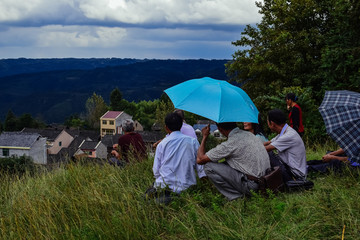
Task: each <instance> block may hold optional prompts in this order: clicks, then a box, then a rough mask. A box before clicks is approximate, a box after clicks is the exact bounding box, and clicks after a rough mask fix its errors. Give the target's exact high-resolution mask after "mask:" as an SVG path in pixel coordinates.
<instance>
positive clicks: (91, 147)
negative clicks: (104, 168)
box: [74, 140, 108, 159]
mask: <svg viewBox="0 0 360 240" xmlns="http://www.w3.org/2000/svg"><path fill="white" fill-rule="evenodd" d="M107 154H108V152H107V148H106V146H105V145H104V144H103V143H102V142H101V141H92V140H83V141H82V143H81V144H80V146H79V148H78V150H77V151H76V152H75V154H74V155H75V157H76V156H80V157H89V158H102V159H106V158H107Z"/></svg>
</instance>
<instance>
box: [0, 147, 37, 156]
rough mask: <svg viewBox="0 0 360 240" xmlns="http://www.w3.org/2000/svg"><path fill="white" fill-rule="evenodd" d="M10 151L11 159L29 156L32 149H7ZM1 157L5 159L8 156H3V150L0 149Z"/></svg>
mask: <svg viewBox="0 0 360 240" xmlns="http://www.w3.org/2000/svg"><path fill="white" fill-rule="evenodd" d="M7 149H9V157H11V156H18V157H21V156H23V155H25V156H29V154H30V153H29V152H30V149H14V148H7ZM0 157H2V158H5V157H8V156H3V148H0Z"/></svg>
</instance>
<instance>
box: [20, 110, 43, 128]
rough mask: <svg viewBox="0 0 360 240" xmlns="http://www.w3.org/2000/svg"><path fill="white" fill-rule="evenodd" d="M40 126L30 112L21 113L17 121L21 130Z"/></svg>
mask: <svg viewBox="0 0 360 240" xmlns="http://www.w3.org/2000/svg"><path fill="white" fill-rule="evenodd" d="M26 127H27V128H38V127H39V123H38V122H37V121H36V120H35V119H34V118H33V117H32V116H31V114H30V113H24V114H23V115H21V116H20V117H19V119H18V121H17V129H19V130H21V129H23V128H26Z"/></svg>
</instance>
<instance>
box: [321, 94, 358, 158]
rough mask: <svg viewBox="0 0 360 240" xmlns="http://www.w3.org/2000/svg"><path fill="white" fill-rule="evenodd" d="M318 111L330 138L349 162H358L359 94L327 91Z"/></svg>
mask: <svg viewBox="0 0 360 240" xmlns="http://www.w3.org/2000/svg"><path fill="white" fill-rule="evenodd" d="M319 111H320V113H321V116H322V117H323V119H324V122H325V126H326V131H327V133H328V134H329V135H330V136H331V138H332V139H334V140H335V141H336V142H337V144H339V146H340V147H341V148H342V149H343V150H344V151H345V153H346V155H347V156H348V157H349V158H350V160H352V161H355V162H360V93H356V92H351V91H346V90H343V91H327V92H326V93H325V97H324V99H323V101H322V103H321V105H320V107H319Z"/></svg>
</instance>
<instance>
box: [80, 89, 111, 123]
mask: <svg viewBox="0 0 360 240" xmlns="http://www.w3.org/2000/svg"><path fill="white" fill-rule="evenodd" d="M85 106H86V114H87V115H86V116H87V120H88V122H89V125H90V127H92V128H94V129H98V128H99V127H100V117H101V116H102V115H104V113H106V111H107V110H108V106H107V105H106V103H105V101H104V99H103V98H102V97H101V96H100V95H96V93H93V95H92V96H91V97H90V98H88V99H87V100H86V105H85Z"/></svg>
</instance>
